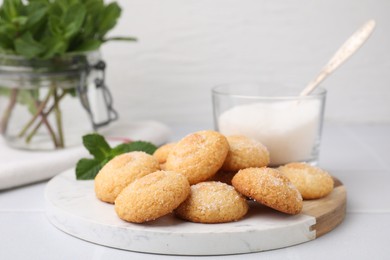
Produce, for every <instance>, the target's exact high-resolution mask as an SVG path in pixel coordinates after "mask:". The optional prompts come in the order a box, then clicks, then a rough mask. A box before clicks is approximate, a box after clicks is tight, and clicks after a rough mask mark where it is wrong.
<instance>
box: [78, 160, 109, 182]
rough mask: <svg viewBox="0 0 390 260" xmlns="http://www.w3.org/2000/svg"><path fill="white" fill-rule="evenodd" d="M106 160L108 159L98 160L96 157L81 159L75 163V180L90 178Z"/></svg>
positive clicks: (92, 177) (93, 176)
mask: <svg viewBox="0 0 390 260" xmlns="http://www.w3.org/2000/svg"><path fill="white" fill-rule="evenodd" d="M107 162H108V160H103V161H99V160H97V159H81V160H79V161H78V162H77V165H76V179H77V180H91V179H94V178H95V176H96V174H97V173H98V172H99V171H100V169H101V168H103V166H104V165H105V164H106V163H107Z"/></svg>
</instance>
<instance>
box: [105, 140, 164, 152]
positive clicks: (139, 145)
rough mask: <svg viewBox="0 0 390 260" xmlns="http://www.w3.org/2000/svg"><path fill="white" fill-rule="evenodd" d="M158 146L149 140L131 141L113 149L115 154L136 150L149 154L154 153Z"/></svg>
mask: <svg viewBox="0 0 390 260" xmlns="http://www.w3.org/2000/svg"><path fill="white" fill-rule="evenodd" d="M156 149H157V147H156V146H155V145H154V144H152V143H149V142H144V141H136V142H131V143H124V144H120V145H118V146H116V147H114V148H113V149H112V153H113V154H114V155H119V154H122V153H128V152H134V151H143V152H145V153H148V154H153V153H154V152H155V151H156Z"/></svg>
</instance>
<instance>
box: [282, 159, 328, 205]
mask: <svg viewBox="0 0 390 260" xmlns="http://www.w3.org/2000/svg"><path fill="white" fill-rule="evenodd" d="M278 170H279V171H280V172H282V173H283V174H284V175H285V176H286V177H287V178H288V179H289V180H290V181H291V182H292V183H293V184H294V185H295V187H297V188H298V190H299V192H300V193H301V194H302V197H303V199H319V198H322V197H325V196H326V195H328V194H329V193H331V192H332V190H333V186H334V181H333V178H332V176H330V174H329V173H328V172H326V171H325V170H323V169H321V168H318V167H314V166H311V165H309V164H307V163H299V162H294V163H288V164H286V165H284V166H280V167H279V168H278Z"/></svg>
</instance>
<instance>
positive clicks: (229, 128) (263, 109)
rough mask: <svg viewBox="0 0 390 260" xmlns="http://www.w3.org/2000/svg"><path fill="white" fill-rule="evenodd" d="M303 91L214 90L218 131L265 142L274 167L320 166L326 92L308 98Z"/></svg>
mask: <svg viewBox="0 0 390 260" xmlns="http://www.w3.org/2000/svg"><path fill="white" fill-rule="evenodd" d="M299 92H300V90H299V89H298V90H297V89H292V88H287V87H281V86H273V85H268V84H267V85H265V84H252V83H250V84H226V85H219V86H217V87H215V88H213V89H212V97H213V109H214V123H215V128H216V130H218V131H219V132H221V133H222V134H224V135H244V136H247V137H250V138H253V139H256V140H258V141H260V142H261V143H263V144H264V145H265V146H266V147H267V148H268V150H269V152H270V157H271V163H270V165H271V166H279V165H283V164H286V163H289V162H307V163H310V164H312V165H316V164H317V163H318V156H319V150H320V139H321V130H322V124H323V118H324V108H325V98H326V90H325V89H321V88H317V89H316V90H315V91H314V92H313V93H312V94H310V95H308V96H299Z"/></svg>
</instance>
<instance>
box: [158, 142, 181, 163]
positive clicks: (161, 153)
mask: <svg viewBox="0 0 390 260" xmlns="http://www.w3.org/2000/svg"><path fill="white" fill-rule="evenodd" d="M175 145H176V143H167V144H164V145H162V146H160V147H159V148H157V150H156V151H155V152H154V153H153V156H154V158H156V159H157V161H158V162H159V163H160V164H164V163H165V162H166V161H167V158H168V154H169V153H170V152H171V151H172V149H173V147H175Z"/></svg>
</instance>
